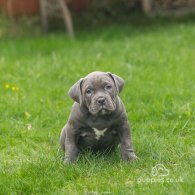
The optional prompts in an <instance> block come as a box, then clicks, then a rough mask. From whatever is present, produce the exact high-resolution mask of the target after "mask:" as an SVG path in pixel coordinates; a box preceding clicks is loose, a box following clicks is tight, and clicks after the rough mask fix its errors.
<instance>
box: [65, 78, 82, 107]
mask: <svg viewBox="0 0 195 195" xmlns="http://www.w3.org/2000/svg"><path fill="white" fill-rule="evenodd" d="M82 82H83V78H81V79H80V80H79V81H77V82H76V83H75V84H74V85H73V86H72V87H71V88H70V89H69V92H68V95H69V96H70V97H71V98H72V99H73V100H74V101H75V102H78V103H79V104H81V101H82V89H81V87H82Z"/></svg>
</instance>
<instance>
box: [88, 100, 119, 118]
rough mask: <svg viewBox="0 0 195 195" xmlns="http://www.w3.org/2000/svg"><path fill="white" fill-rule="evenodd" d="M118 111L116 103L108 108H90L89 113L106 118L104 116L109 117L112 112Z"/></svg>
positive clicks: (104, 106)
mask: <svg viewBox="0 0 195 195" xmlns="http://www.w3.org/2000/svg"><path fill="white" fill-rule="evenodd" d="M115 109H116V106H115V104H114V103H112V105H109V106H106V105H103V106H98V107H96V106H95V107H91V106H90V107H89V112H90V113H91V114H93V115H99V116H104V115H109V114H111V113H112V112H114V111H115Z"/></svg>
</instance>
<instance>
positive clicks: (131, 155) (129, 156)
mask: <svg viewBox="0 0 195 195" xmlns="http://www.w3.org/2000/svg"><path fill="white" fill-rule="evenodd" d="M123 160H124V161H128V162H132V161H136V160H139V158H138V157H137V156H136V155H135V153H134V152H130V153H128V154H125V155H123Z"/></svg>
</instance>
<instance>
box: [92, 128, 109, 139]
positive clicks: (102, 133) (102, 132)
mask: <svg viewBox="0 0 195 195" xmlns="http://www.w3.org/2000/svg"><path fill="white" fill-rule="evenodd" d="M93 130H94V132H95V135H96V139H97V140H99V139H100V137H101V136H104V133H105V132H106V131H107V128H105V129H102V130H99V129H96V128H93Z"/></svg>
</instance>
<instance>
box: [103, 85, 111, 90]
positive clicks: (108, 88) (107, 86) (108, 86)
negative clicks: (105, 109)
mask: <svg viewBox="0 0 195 195" xmlns="http://www.w3.org/2000/svg"><path fill="white" fill-rule="evenodd" d="M104 88H105V90H110V89H112V86H111V85H106V86H105V87H104Z"/></svg>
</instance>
